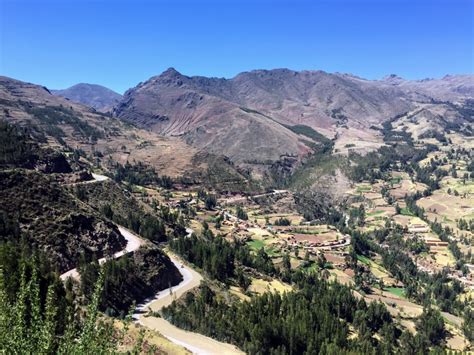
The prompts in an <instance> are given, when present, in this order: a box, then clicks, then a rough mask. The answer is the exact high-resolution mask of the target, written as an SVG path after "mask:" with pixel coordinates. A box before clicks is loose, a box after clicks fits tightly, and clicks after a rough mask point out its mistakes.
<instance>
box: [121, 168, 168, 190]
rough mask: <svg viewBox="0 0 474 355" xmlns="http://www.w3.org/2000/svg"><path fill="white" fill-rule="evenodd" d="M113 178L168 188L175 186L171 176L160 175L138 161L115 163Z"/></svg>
mask: <svg viewBox="0 0 474 355" xmlns="http://www.w3.org/2000/svg"><path fill="white" fill-rule="evenodd" d="M113 178H114V180H115V181H116V182H122V181H123V182H127V183H129V184H131V185H143V186H145V185H157V186H161V187H163V188H166V189H170V188H171V187H172V186H173V182H172V181H171V178H169V177H168V176H161V177H160V176H158V174H157V173H156V171H155V169H153V168H151V167H149V166H146V165H145V164H143V163H141V162H138V163H137V164H133V165H132V164H130V163H129V162H126V163H125V165H121V164H119V163H116V164H115V165H114V174H113Z"/></svg>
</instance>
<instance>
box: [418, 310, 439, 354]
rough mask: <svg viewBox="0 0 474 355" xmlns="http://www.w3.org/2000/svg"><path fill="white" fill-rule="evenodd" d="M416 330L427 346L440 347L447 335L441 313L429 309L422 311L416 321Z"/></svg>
mask: <svg viewBox="0 0 474 355" xmlns="http://www.w3.org/2000/svg"><path fill="white" fill-rule="evenodd" d="M416 330H417V332H418V335H419V336H420V337H421V339H422V340H423V341H424V342H425V343H426V344H427V345H428V346H436V345H440V344H441V343H443V342H444V339H445V338H446V335H447V332H446V327H445V324H444V319H443V317H442V316H441V313H440V312H439V311H438V310H435V309H433V308H431V307H428V308H425V309H423V313H422V314H421V316H420V317H418V320H417V321H416Z"/></svg>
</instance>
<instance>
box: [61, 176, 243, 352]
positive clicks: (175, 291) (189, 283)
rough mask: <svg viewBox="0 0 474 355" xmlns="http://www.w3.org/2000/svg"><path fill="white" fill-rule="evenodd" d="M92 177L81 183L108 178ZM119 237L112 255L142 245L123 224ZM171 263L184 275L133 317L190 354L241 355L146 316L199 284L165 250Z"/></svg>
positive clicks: (194, 275) (73, 272)
mask: <svg viewBox="0 0 474 355" xmlns="http://www.w3.org/2000/svg"><path fill="white" fill-rule="evenodd" d="M92 177H93V178H94V180H90V181H85V182H82V183H83V184H90V183H96V182H101V181H106V180H108V179H109V178H108V177H107V176H104V175H99V174H94V173H93V174H92ZM118 229H119V231H120V233H121V234H122V236H123V237H124V238H125V239H126V240H127V245H126V247H125V249H123V250H121V251H119V252H117V253H115V254H114V255H113V258H114V259H115V258H119V257H120V256H122V255H125V254H128V253H130V252H132V251H135V250H137V249H138V248H140V246H141V245H142V244H143V242H144V240H143V239H142V238H140V237H139V236H137V235H135V234H133V233H132V232H130V231H129V230H127V229H125V228H124V227H121V226H118ZM193 232H194V231H193V230H192V229H191V228H186V233H187V235H186V236H187V237H190V236H191V235H192V233H193ZM167 254H168V256H169V258H170V259H171V261H172V262H173V264H174V265H175V266H176V268H177V269H178V270H179V272H180V273H181V275H182V276H183V280H182V281H181V282H180V283H179V284H178V285H176V286H172V287H170V288H168V289H166V290H162V291H160V292H158V293H157V294H156V295H155V296H154V297H152V298H151V299H148V300H146V301H145V302H143V303H142V304H139V305H138V306H137V308H136V311H135V314H134V315H133V318H134V319H135V320H136V321H137V322H138V323H140V324H142V325H143V326H145V327H147V328H150V329H153V330H157V331H159V332H160V333H161V334H162V335H163V336H164V337H166V338H167V339H169V340H170V341H172V342H173V343H175V344H178V345H181V346H182V347H184V348H186V349H188V350H189V351H191V352H192V353H193V354H198V355H214V354H215V355H226V354H244V353H243V352H242V351H241V350H239V349H238V348H237V347H235V346H233V345H230V344H226V343H222V342H219V341H217V340H214V339H212V338H209V337H206V336H204V335H202V334H198V333H192V332H188V331H185V330H182V329H180V328H178V327H176V326H174V325H173V324H171V323H170V322H168V321H166V320H165V319H163V318H157V317H145V316H144V312H146V311H148V310H152V311H154V312H156V311H159V310H161V309H162V308H163V307H166V306H169V305H170V304H171V303H172V302H173V301H174V300H176V299H178V298H179V297H181V296H182V295H183V294H184V293H185V292H187V291H189V290H191V289H193V288H195V287H197V286H199V284H200V283H201V280H202V276H201V275H200V274H199V273H197V272H196V271H194V270H193V269H191V268H190V267H188V266H186V265H184V263H183V262H182V261H181V260H180V259H179V258H178V257H177V256H175V255H173V254H171V253H167ZM106 260H107V258H102V259H100V260H99V264H103V263H104V262H105V261H106ZM79 276H80V275H79V272H78V271H77V268H74V269H72V270H69V271H67V272H65V273H63V274H62V275H61V276H60V277H61V279H62V280H65V279H67V278H68V277H72V278H74V279H79Z"/></svg>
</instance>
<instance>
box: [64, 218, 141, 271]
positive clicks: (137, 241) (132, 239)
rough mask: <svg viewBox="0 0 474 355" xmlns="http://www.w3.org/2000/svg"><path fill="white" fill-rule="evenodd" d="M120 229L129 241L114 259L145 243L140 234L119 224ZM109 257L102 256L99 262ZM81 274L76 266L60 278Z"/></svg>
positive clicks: (103, 261)
mask: <svg viewBox="0 0 474 355" xmlns="http://www.w3.org/2000/svg"><path fill="white" fill-rule="evenodd" d="M118 230H119V232H120V234H122V236H123V237H124V238H125V240H126V241H127V245H126V246H125V249H123V250H120V251H118V252H116V253H115V254H114V255H113V256H112V257H111V258H112V259H117V258H119V257H121V256H122V255H125V254H128V253H131V252H132V251H135V250H137V249H138V248H140V246H141V245H142V244H143V243H144V241H143V239H141V238H140V237H139V236H137V235H135V234H133V233H132V232H130V231H129V230H128V229H125V228H124V227H121V226H118ZM108 259H110V258H101V259H99V264H100V265H102V264H103V263H105V262H106V261H107V260H108ZM79 276H80V275H79V271H78V270H77V268H74V269H71V270H69V271H66V272H65V273H63V274H61V276H60V278H61V280H66V279H67V278H68V277H72V278H73V279H76V280H78V279H79Z"/></svg>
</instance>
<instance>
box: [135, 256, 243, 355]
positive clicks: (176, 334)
mask: <svg viewBox="0 0 474 355" xmlns="http://www.w3.org/2000/svg"><path fill="white" fill-rule="evenodd" d="M167 254H168V256H169V258H170V259H171V261H172V262H173V263H174V264H175V266H176V267H177V268H178V270H179V271H180V273H181V275H183V281H181V282H180V283H179V284H178V285H176V286H173V287H171V288H169V289H166V290H163V291H160V292H158V293H157V294H156V295H155V297H153V299H152V300H147V301H145V302H144V303H143V304H141V305H138V307H137V312H136V313H135V314H134V318H135V319H137V321H138V322H139V323H140V324H142V325H144V326H145V327H147V328H150V329H153V330H157V331H159V332H160V333H161V334H162V335H163V336H165V337H166V338H168V339H169V340H171V341H172V342H173V343H175V344H178V345H181V346H183V347H185V348H186V349H188V350H189V351H191V352H193V353H194V354H199V355H204V354H206V355H207V354H209V355H212V354H216V355H218V354H243V352H242V351H240V350H239V349H238V348H237V347H235V346H233V345H230V344H226V343H222V342H219V341H217V340H214V339H212V338H209V337H206V336H204V335H201V334H198V333H192V332H188V331H185V330H182V329H180V328H178V327H176V326H174V325H173V324H171V323H170V322H168V321H167V320H165V319H163V318H157V317H145V316H144V314H143V312H144V311H147V310H152V311H154V312H156V311H159V310H160V309H162V308H163V307H166V306H169V305H170V304H171V303H172V302H173V301H174V300H176V299H178V298H179V297H181V296H182V295H183V294H184V293H185V292H187V291H189V290H191V289H193V288H194V287H197V286H199V284H200V283H201V280H202V276H201V275H200V274H199V273H197V272H196V271H194V270H193V269H191V268H190V267H188V266H186V265H184V264H183V262H182V261H181V260H180V259H179V258H178V257H177V256H175V255H173V254H171V253H167Z"/></svg>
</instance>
